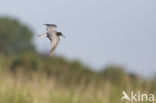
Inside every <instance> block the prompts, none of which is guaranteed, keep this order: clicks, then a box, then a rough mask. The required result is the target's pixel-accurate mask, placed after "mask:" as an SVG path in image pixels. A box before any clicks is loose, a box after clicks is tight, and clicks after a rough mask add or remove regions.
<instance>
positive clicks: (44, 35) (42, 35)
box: [38, 33, 47, 37]
mask: <svg viewBox="0 0 156 103" xmlns="http://www.w3.org/2000/svg"><path fill="white" fill-rule="evenodd" d="M46 36H47V33H45V34H41V35H38V37H46Z"/></svg>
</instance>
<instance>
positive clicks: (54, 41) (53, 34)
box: [38, 24, 65, 56]
mask: <svg viewBox="0 0 156 103" xmlns="http://www.w3.org/2000/svg"><path fill="white" fill-rule="evenodd" d="M44 25H46V26H47V32H46V33H44V34H41V35H38V37H48V38H49V40H50V42H51V48H50V53H49V56H52V55H53V54H54V51H55V49H56V47H57V45H58V43H59V41H60V37H59V36H63V37H64V38H65V36H64V35H63V34H62V33H61V32H57V31H56V28H57V25H55V24H44Z"/></svg>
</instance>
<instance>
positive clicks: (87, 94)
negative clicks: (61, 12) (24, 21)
mask: <svg viewBox="0 0 156 103" xmlns="http://www.w3.org/2000/svg"><path fill="white" fill-rule="evenodd" d="M123 90H125V91H131V90H133V91H136V92H137V91H140V92H143V93H154V94H156V83H155V82H154V81H152V80H143V79H141V78H139V77H137V76H136V75H130V74H127V73H126V72H124V68H121V67H114V66H109V67H107V68H106V69H105V70H104V71H102V73H98V72H93V71H91V70H90V68H89V67H87V66H85V65H83V64H82V63H81V62H79V61H68V60H66V59H64V58H62V57H54V58H52V59H49V58H41V57H39V56H32V55H25V56H23V57H22V56H20V57H16V56H11V57H7V56H3V55H1V56H0V103H121V101H120V99H121V97H122V91H123ZM122 103H124V102H122ZM125 103H127V102H125ZM147 103H149V102H147ZM153 103H154V102H153ZM155 103H156V102H155Z"/></svg>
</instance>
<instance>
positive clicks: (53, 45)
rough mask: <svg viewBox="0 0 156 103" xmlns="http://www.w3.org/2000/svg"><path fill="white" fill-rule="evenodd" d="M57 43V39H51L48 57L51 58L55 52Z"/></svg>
mask: <svg viewBox="0 0 156 103" xmlns="http://www.w3.org/2000/svg"><path fill="white" fill-rule="evenodd" d="M58 43H59V38H53V39H52V41H51V49H50V54H49V55H50V56H52V55H53V54H54V52H55V50H56V47H57V45H58Z"/></svg>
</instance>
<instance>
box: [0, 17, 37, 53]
mask: <svg viewBox="0 0 156 103" xmlns="http://www.w3.org/2000/svg"><path fill="white" fill-rule="evenodd" d="M32 34H33V32H32V30H30V28H28V27H27V26H26V25H24V24H22V23H20V22H19V21H18V20H16V19H11V18H8V17H1V18H0V52H3V53H6V54H19V53H23V52H25V51H28V50H31V51H34V49H35V48H34V46H33V45H32V42H31V39H32V36H33V35H32Z"/></svg>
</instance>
